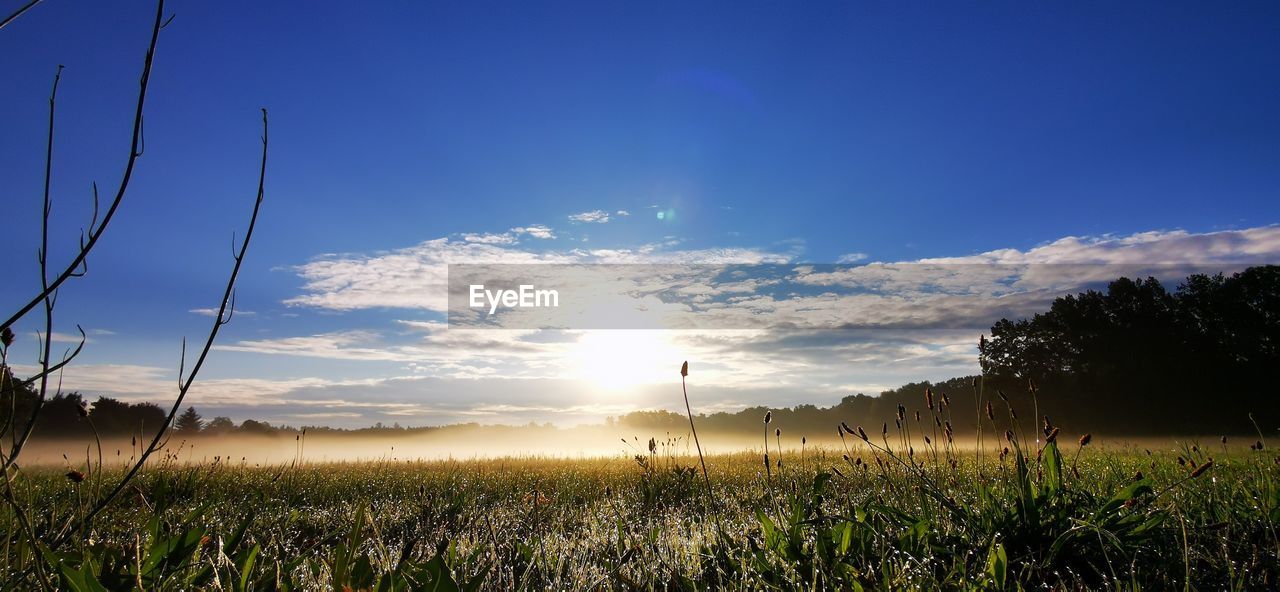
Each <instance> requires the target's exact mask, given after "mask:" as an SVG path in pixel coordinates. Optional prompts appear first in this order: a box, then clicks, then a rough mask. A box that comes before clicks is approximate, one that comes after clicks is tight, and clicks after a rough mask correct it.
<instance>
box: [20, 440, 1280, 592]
mask: <svg viewBox="0 0 1280 592" xmlns="http://www.w3.org/2000/svg"><path fill="white" fill-rule="evenodd" d="M915 423H916V422H912V421H911V419H910V418H908V417H906V416H905V415H902V416H901V420H899V422H895V423H894V424H885V425H884V426H877V429H875V430H874V433H873V434H867V432H866V430H864V429H863V428H862V427H860V426H859V427H852V426H847V425H843V426H841V427H840V428H838V431H839V434H840V436H841V439H840V440H839V441H838V442H839V443H838V444H836V445H824V446H822V447H820V448H818V447H814V446H810V445H808V443H807V442H805V443H803V444H801V443H796V442H790V441H787V442H784V441H783V440H782V439H781V434H780V433H779V432H777V430H778V426H776V425H771V424H769V423H764V424H763V425H762V441H761V445H760V447H759V448H758V449H757V450H755V451H744V452H741V453H737V454H722V455H714V456H709V457H707V458H706V459H705V463H706V464H705V466H706V474H705V477H704V474H703V472H702V466H701V464H700V459H699V457H698V455H697V454H696V453H694V454H690V453H689V451H690V449H691V447H690V446H689V443H688V441H686V440H685V439H683V438H664V439H662V440H658V439H654V440H646V439H644V438H643V437H639V436H631V437H628V438H621V440H622V441H621V442H618V448H619V450H620V451H621V454H618V455H614V456H610V457H599V458H593V459H555V458H494V459H474V460H437V461H421V460H403V459H394V460H393V459H392V457H386V458H383V459H381V460H377V461H365V462H349V463H336V462H330V463H310V462H307V461H306V460H305V458H302V457H299V458H297V459H295V460H293V461H291V462H287V463H283V464H278V465H265V466H254V465H253V464H251V463H248V462H241V461H240V460H239V459H235V460H229V459H225V458H221V457H219V458H216V459H213V460H209V461H207V462H188V461H184V460H181V458H180V456H181V455H180V454H178V453H176V452H172V453H167V454H165V455H164V456H163V457H159V458H157V459H156V460H155V461H153V462H152V463H151V464H149V465H148V466H147V468H146V469H144V470H143V471H142V472H141V473H140V474H139V475H138V477H137V478H135V479H134V480H133V481H132V482H131V484H130V488H129V491H128V492H127V495H126V496H125V497H123V498H121V500H120V502H119V503H116V504H114V505H112V506H110V507H108V508H107V509H106V510H105V511H104V512H103V513H101V514H100V515H98V516H97V517H96V518H95V519H94V520H93V521H92V522H91V523H89V524H84V523H83V520H82V518H83V517H84V514H85V512H86V511H87V510H88V508H87V506H88V504H89V500H91V499H94V498H95V497H96V496H95V495H94V494H95V493H96V490H98V489H100V488H102V487H104V486H109V485H110V484H112V483H114V482H115V481H117V480H119V478H120V474H119V472H120V469H116V468H111V465H110V464H107V465H104V466H103V468H101V469H100V470H98V471H97V472H94V473H92V474H85V473H83V472H81V469H76V468H75V467H76V466H80V467H82V468H83V465H80V464H77V463H70V464H68V465H67V466H65V467H62V468H58V467H55V466H43V467H31V468H27V469H24V470H23V471H22V473H23V474H22V478H21V479H16V480H15V481H14V488H13V491H14V494H15V495H16V496H17V497H18V499H17V500H15V501H17V502H18V503H19V504H20V505H22V506H24V507H27V508H29V511H28V512H27V513H26V515H27V516H28V517H29V522H30V523H29V524H26V525H24V524H21V523H20V522H19V521H18V520H17V519H16V518H15V515H14V514H13V513H12V512H11V511H10V510H9V509H8V507H6V508H5V510H4V511H3V512H4V513H3V514H0V524H2V525H3V529H2V530H3V533H4V535H3V554H0V582H4V583H5V587H6V588H10V589H19V588H28V587H36V586H39V585H40V583H41V580H42V579H43V580H44V581H45V583H46V584H51V585H54V586H56V587H58V588H61V589H74V590H118V589H145V590H187V589H217V590H248V589H288V590H318V589H335V590H346V589H351V590H361V589H375V590H416V589H434V590H512V589H555V590H562V589H572V590H596V589H602V590H635V589H643V590H653V589H689V590H693V589H751V590H759V589H787V590H791V589H842V590H859V589H971V590H1001V589H1033V588H1034V589H1104V588H1109V589H1141V588H1146V589H1161V590H1171V589H1275V587H1276V586H1277V581H1276V578H1277V575H1278V574H1280V538H1278V535H1277V531H1276V525H1277V522H1278V521H1280V487H1278V484H1277V481H1278V480H1280V458H1277V456H1276V455H1275V453H1274V452H1273V451H1271V450H1270V449H1269V448H1268V447H1267V446H1266V445H1265V444H1263V443H1262V442H1260V441H1256V442H1255V441H1253V439H1252V438H1250V439H1249V440H1248V441H1240V442H1237V441H1235V440H1234V439H1233V440H1232V441H1230V442H1227V441H1218V440H1216V439H1215V440H1212V441H1209V442H1195V441H1183V442H1176V441H1174V440H1168V441H1166V442H1165V444H1164V445H1163V446H1153V447H1152V448H1150V449H1144V448H1134V447H1119V446H1111V447H1099V446H1098V445H1097V443H1094V442H1091V441H1090V440H1091V438H1090V437H1088V436H1080V437H1079V439H1076V438H1074V437H1073V438H1072V439H1070V440H1066V439H1065V436H1062V435H1060V434H1059V432H1058V431H1057V430H1056V429H1052V428H1050V427H1048V426H1046V428H1045V429H1044V434H1043V435H1039V436H1040V437H1039V438H1037V437H1036V436H1037V435H1035V434H1033V435H1030V436H1027V435H1024V434H1022V433H1015V432H1014V431H1007V432H1004V434H1003V435H1002V436H999V437H998V440H997V441H995V442H994V444H993V443H992V439H994V438H996V436H994V435H992V434H990V433H989V434H988V442H987V443H986V445H985V446H984V447H983V448H982V449H978V448H976V447H964V448H962V447H959V446H956V445H955V444H954V443H953V442H951V441H950V439H949V438H947V436H946V434H941V435H939V434H938V433H937V432H933V431H931V430H927V429H926V430H925V432H924V433H925V435H929V434H932V436H933V437H930V438H929V439H928V442H927V443H926V441H925V435H919V434H917V435H915V436H914V437H913V436H911V434H910V433H909V429H910V426H911V425H913V424H915ZM898 425H901V426H903V427H902V429H895V427H896V426H898ZM832 431H833V432H835V431H836V428H835V427H834V426H833V430H832ZM997 433H998V432H997ZM1037 439H1038V440H1039V442H1038V443H1037V442H1036V440H1037ZM615 442H616V440H615ZM783 444H785V445H786V446H785V447H783V446H782V445H783ZM797 444H798V445H797ZM766 445H767V446H768V447H769V450H768V452H767V453H766V452H765V446H766ZM708 487H709V490H708ZM26 528H29V529H31V532H32V534H34V535H35V537H34V538H35V539H36V540H40V541H45V543H42V544H41V547H40V548H38V549H37V548H32V547H31V546H30V545H29V544H28V542H27V541H28V540H30V539H31V538H32V537H27V536H23V534H22V533H23V531H24V529H26ZM59 541H62V542H63V544H61V545H59V544H58V542H59ZM53 546H56V547H58V548H57V549H56V550H54V549H51V548H50V547H53ZM37 555H44V556H45V559H46V560H45V561H43V562H42V561H38V560H37V559H36V556H37ZM50 566H57V567H56V572H55V571H54V568H51V567H50Z"/></svg>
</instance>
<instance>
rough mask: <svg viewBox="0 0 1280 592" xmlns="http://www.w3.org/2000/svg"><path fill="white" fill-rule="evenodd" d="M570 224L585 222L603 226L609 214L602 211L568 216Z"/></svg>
mask: <svg viewBox="0 0 1280 592" xmlns="http://www.w3.org/2000/svg"><path fill="white" fill-rule="evenodd" d="M569 220H570V221H571V222H585V223H594V224H604V223H605V222H608V221H609V212H606V211H604V210H591V211H589V212H582V213H580V214H573V215H572V216H569Z"/></svg>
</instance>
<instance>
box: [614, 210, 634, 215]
mask: <svg viewBox="0 0 1280 592" xmlns="http://www.w3.org/2000/svg"><path fill="white" fill-rule="evenodd" d="M615 214H617V215H618V216H630V215H631V212H628V211H626V210H618V211H617V212H615Z"/></svg>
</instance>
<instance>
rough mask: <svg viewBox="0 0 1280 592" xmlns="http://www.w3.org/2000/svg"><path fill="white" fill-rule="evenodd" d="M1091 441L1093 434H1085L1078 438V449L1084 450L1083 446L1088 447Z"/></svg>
mask: <svg viewBox="0 0 1280 592" xmlns="http://www.w3.org/2000/svg"><path fill="white" fill-rule="evenodd" d="M1092 441H1093V434H1085V435H1083V436H1080V447H1081V448H1084V447H1085V446H1088V445H1089V443H1090V442H1092Z"/></svg>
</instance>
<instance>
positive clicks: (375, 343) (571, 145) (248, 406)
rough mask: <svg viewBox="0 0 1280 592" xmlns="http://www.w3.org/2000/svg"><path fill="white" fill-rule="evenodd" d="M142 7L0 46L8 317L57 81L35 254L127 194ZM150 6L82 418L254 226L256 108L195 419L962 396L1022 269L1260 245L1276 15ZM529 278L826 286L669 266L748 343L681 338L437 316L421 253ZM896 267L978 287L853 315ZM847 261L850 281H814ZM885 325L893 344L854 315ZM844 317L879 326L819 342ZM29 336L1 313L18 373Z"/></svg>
mask: <svg viewBox="0 0 1280 592" xmlns="http://www.w3.org/2000/svg"><path fill="white" fill-rule="evenodd" d="M18 5H19V3H17V2H13V1H11V0H6V1H5V2H4V3H2V4H0V12H5V13H6V14H7V13H8V12H9V11H11V10H13V9H14V8H16V7H17V6H18ZM154 13H155V8H154V6H148V5H146V3H142V2H130V3H111V4H108V3H88V4H85V3H70V2H61V1H54V0H49V1H46V2H44V3H41V4H40V5H38V6H36V7H35V8H33V9H32V10H31V11H30V12H29V13H27V14H25V15H23V16H22V17H21V18H19V19H18V20H16V21H15V22H13V23H11V24H10V25H8V26H6V27H5V28H4V29H0V76H3V78H4V83H3V85H0V88H2V89H3V90H2V91H0V126H2V128H3V129H4V130H5V132H4V133H3V134H0V179H2V180H3V181H0V204H3V211H4V220H5V222H6V224H5V225H4V228H5V229H4V232H2V233H0V253H2V255H0V257H3V261H4V268H5V271H6V275H7V281H5V282H3V283H2V284H0V310H4V311H10V310H13V309H15V308H16V307H17V306H20V305H21V304H22V303H24V302H25V301H26V299H28V298H30V296H31V295H32V293H33V291H34V290H35V289H36V287H37V286H38V278H39V275H38V273H39V270H38V267H37V264H36V249H37V247H38V245H39V242H40V234H39V220H40V204H41V196H42V184H43V167H44V148H45V134H46V133H47V124H48V109H49V102H48V99H49V93H50V88H51V84H52V81H53V76H54V73H55V72H56V70H57V67H58V65H60V64H61V65H64V66H65V69H64V70H63V73H62V79H61V83H60V87H59V94H58V102H57V112H56V125H55V127H56V139H55V145H54V149H53V154H54V160H53V183H52V197H53V204H54V205H53V219H52V222H51V231H52V247H51V254H50V258H51V260H53V261H67V260H69V259H70V258H71V257H72V256H73V255H74V250H75V248H76V245H77V237H78V235H79V232H80V229H81V228H82V227H84V226H85V225H86V224H87V221H88V219H89V217H90V215H91V211H92V192H91V187H92V184H93V183H94V182H97V183H98V185H99V186H100V188H102V193H103V194H104V195H110V194H111V193H112V192H113V190H114V188H115V187H116V185H117V184H118V182H119V178H120V173H121V170H122V168H123V164H124V161H125V157H126V156H127V152H128V141H129V132H130V126H131V124H132V112H133V106H134V102H135V101H136V93H137V88H138V85H137V80H138V75H139V73H140V70H141V65H142V58H143V54H144V52H145V49H146V46H147V41H148V36H149V34H150V27H151V24H152V22H153V20H154ZM165 13H166V17H167V16H169V15H172V16H173V20H172V21H171V22H170V24H169V25H168V26H167V27H166V28H165V29H164V30H163V31H162V33H161V37H160V41H159V44H158V50H157V56H156V62H155V71H154V73H153V77H152V81H151V85H150V90H149V94H148V99H147V103H146V120H145V121H146V126H145V131H146V134H145V137H146V151H145V153H144V155H143V157H142V158H141V159H139V162H138V167H137V171H136V173H135V175H134V179H133V181H132V183H131V184H130V186H129V191H128V194H127V197H126V200H125V202H124V205H123V206H122V208H121V210H120V213H119V215H118V218H117V219H116V220H115V221H114V222H113V223H112V225H111V227H110V228H109V229H108V231H107V233H106V234H105V235H104V238H103V240H102V242H101V243H100V244H99V246H98V248H96V249H95V250H94V252H93V254H92V255H91V256H90V259H89V273H88V274H87V275H86V276H85V277H83V278H78V279H75V280H73V281H72V282H70V283H68V284H67V286H66V287H65V289H64V290H63V291H62V293H61V294H60V298H59V306H58V312H57V316H56V319H55V321H56V331H55V336H54V337H55V341H56V342H57V343H58V345H59V346H60V347H66V346H70V345H74V343H71V342H70V341H67V338H68V336H71V335H75V334H76V330H75V326H76V324H79V325H81V326H82V327H84V329H85V331H86V333H87V334H88V343H87V344H86V347H85V350H84V353H83V354H82V356H81V357H80V358H79V359H77V360H76V363H75V364H74V365H73V366H72V367H70V368H69V369H68V370H67V372H66V374H65V375H64V376H63V388H64V389H65V390H79V391H81V392H83V393H85V394H87V395H89V396H90V397H94V396H97V395H107V396H115V397H119V398H123V399H128V400H152V401H165V400H169V399H171V398H172V396H173V394H174V390H175V389H174V384H175V380H176V377H177V372H178V363H179V360H178V358H179V346H180V343H181V340H182V338H183V337H184V336H185V337H188V338H191V339H193V340H194V339H200V337H201V336H202V335H203V334H204V333H205V332H206V331H207V330H208V325H209V323H210V322H211V321H212V318H211V317H210V316H209V314H208V309H210V308H214V307H216V306H217V304H218V301H217V300H218V298H219V296H220V292H221V286H222V284H223V283H224V282H225V278H226V274H227V273H228V272H229V270H230V266H231V263H232V261H231V255H230V249H231V246H230V245H231V241H232V239H233V235H234V236H243V235H242V233H243V229H244V227H245V225H246V224H247V221H248V215H249V212H250V209H251V207H252V200H253V197H254V192H255V189H256V182H257V173H258V160H259V158H260V150H261V144H260V141H261V140H260V135H261V120H260V117H261V116H260V112H259V108H262V107H265V108H267V109H268V110H269V113H270V145H269V164H268V168H267V181H266V201H265V203H264V205H263V211H262V215H261V218H260V220H259V226H258V228H257V231H256V232H257V234H256V235H255V237H254V242H253V244H252V245H251V247H250V252H249V255H248V258H247V259H246V262H245V267H244V270H243V272H242V276H241V278H240V283H239V288H238V290H237V308H238V311H239V312H238V314H237V315H236V317H235V319H234V320H233V322H232V323H231V324H229V325H227V326H226V327H225V328H224V332H223V333H222V334H221V336H220V338H219V341H218V343H219V345H218V346H217V349H215V351H214V352H213V355H212V356H211V358H210V361H209V363H208V364H207V366H206V368H205V370H204V371H203V374H202V378H201V381H200V382H199V384H198V385H197V387H196V388H195V389H193V391H192V394H191V396H190V398H189V402H190V403H191V404H193V405H195V406H196V407H197V409H200V410H201V412H202V414H204V415H205V416H207V417H209V416H213V415H228V416H231V417H232V418H234V419H236V420H242V419H245V418H250V417H252V418H256V419H264V420H268V421H271V422H273V423H288V424H290V425H304V424H313V425H314V424H328V425H340V426H361V425H368V424H372V423H374V422H377V421H381V422H384V423H387V424H391V423H401V424H404V425H435V424H442V423H450V422H456V421H476V422H481V423H525V422H528V421H537V422H539V423H542V422H552V423H557V424H560V425H573V424H577V423H590V422H598V421H600V420H601V419H602V418H603V417H604V416H606V415H616V414H619V413H625V412H627V411H630V410H634V409H642V408H655V407H656V408H669V409H675V408H677V407H679V406H680V405H681V403H682V402H683V400H682V399H680V398H679V391H678V387H679V376H678V374H677V370H678V368H679V364H680V362H681V361H683V360H684V359H689V360H690V365H691V368H692V370H691V381H692V380H697V382H693V383H691V393H690V394H691V396H694V397H695V400H696V401H697V402H698V404H699V406H700V407H701V408H702V409H704V410H722V409H723V410H733V409H737V408H741V407H744V406H751V405H773V406H783V405H795V404H800V403H814V404H819V405H830V404H833V403H835V402H838V401H839V399H840V398H841V397H843V396H845V395H848V394H852V393H855V392H866V393H869V394H874V393H877V392H879V391H880V390H883V389H887V388H892V387H895V386H898V385H899V384H902V383H904V382H907V381H914V380H919V379H934V380H936V379H945V378H948V377H951V376H956V375H963V374H968V373H972V372H974V371H976V369H977V364H976V348H975V346H974V344H975V342H976V339H977V334H979V333H981V332H982V327H983V326H988V327H989V325H990V324H991V323H992V322H994V321H995V320H998V318H999V317H1000V316H1002V315H1004V314H1015V313H1024V312H1026V313H1029V312H1034V311H1035V310H1038V308H1037V307H1040V308H1043V306H1046V305H1047V303H1048V302H1049V301H1050V300H1051V297H1052V293H1053V291H1054V290H1058V291H1062V290H1070V289H1072V288H1074V287H1076V286H1074V285H1070V282H1068V283H1063V282H1062V281H1061V278H1058V279H1057V280H1055V281H1051V282H1044V281H1032V280H1033V279H1034V278H1033V277H1032V276H1034V275H1035V270H1037V269H1041V268H1038V267H1036V266H1038V265H1040V264H1045V263H1087V264H1090V265H1096V266H1100V267H1099V268H1097V269H1102V270H1105V272H1098V273H1099V274H1100V275H1105V274H1106V273H1109V272H1111V271H1115V270H1117V269H1119V268H1116V267H1106V266H1116V265H1121V264H1124V265H1129V266H1134V265H1138V266H1149V265H1164V264H1197V265H1208V266H1210V267H1212V266H1219V267H1221V268H1223V269H1231V268H1235V267H1239V266H1241V265H1244V264H1250V263H1268V262H1275V261H1276V260H1277V255H1278V254H1280V227H1277V226H1276V224H1278V223H1280V199H1277V197H1280V196H1278V195H1277V193H1278V190H1280V111H1278V110H1277V109H1276V108H1275V105H1280V80H1278V77H1280V75H1278V74H1277V73H1278V72H1280V5H1277V4H1275V3H1269V2H1239V3H1231V4H1229V5H1209V4H1204V3H1180V2H1179V3H1167V2H1165V3H1140V2H1133V3H1092V2H1091V3H1071V4H1069V5H1057V6H1049V5H1026V4H1025V3H1012V2H992V3H980V4H979V3H944V4H925V3H872V2H863V3H850V2H806V3H774V2H737V3H727V2H707V3H698V4H697V5H694V6H691V5H689V3H676V2H546V3H497V2H466V3H463V2H379V3H361V4H360V5H358V6H353V5H351V4H350V3H332V2H317V3H308V4H306V5H305V6H303V5H298V4H287V3H250V2H218V3H207V2H182V1H175V2H169V3H168V4H166V6H165ZM659 214H661V216H659ZM522 262H539V263H546V262H556V263H570V264H578V263H590V264H599V263H626V264H654V265H662V264H671V263H677V264H694V263H696V264H750V263H768V264H777V265H783V266H791V268H790V269H789V270H788V271H786V274H787V276H788V277H787V281H788V282H789V284H788V285H792V284H803V285H806V286H810V287H813V286H822V289H811V290H807V291H806V290H801V291H798V292H785V291H773V292H769V293H765V292H761V291H759V290H755V291H746V292H731V291H728V290H726V289H725V287H724V286H722V285H721V282H717V281H712V280H709V279H708V278H706V277H703V278H700V279H698V278H693V279H690V278H686V282H687V283H685V284H682V286H683V288H684V289H685V290H686V292H691V293H692V292H697V291H698V290H700V289H702V288H705V287H707V286H710V287H713V288H716V289H717V290H725V292H724V293H729V294H730V295H729V296H727V297H725V298H723V299H720V300H716V301H715V304H716V306H717V307H718V309H719V310H721V311H722V312H726V314H729V315H731V316H732V315H745V317H744V318H746V317H749V318H750V322H748V321H734V322H732V323H730V324H728V325H725V326H723V327H718V328H715V329H713V330H707V331H685V332H681V331H669V330H659V331H639V330H613V331H608V330H582V329H581V328H578V329H574V328H572V327H570V328H569V330H540V329H538V328H536V327H535V328H530V327H520V328H508V329H502V330H492V329H490V330H472V331H469V330H461V329H458V328H457V327H454V328H450V326H449V324H448V322H447V321H448V316H447V314H446V313H447V312H448V311H447V310H445V307H444V306H443V305H442V304H441V302H442V300H443V299H444V286H443V285H442V278H443V277H445V276H446V275H447V274H446V273H445V272H446V271H447V269H448V268H447V265H449V264H468V263H487V264H492V263H522ZM920 262H925V263H929V262H934V263H937V262H942V263H947V264H956V263H964V264H971V265H972V266H971V267H966V268H965V269H984V270H987V271H986V272H983V273H980V274H978V276H979V277H977V278H968V279H966V280H965V282H963V283H962V285H961V286H957V285H951V286H949V287H948V286H944V287H942V288H938V286H937V285H935V286H934V287H933V288H932V289H929V290H920V289H918V288H919V286H918V285H915V284H912V282H911V281H908V282H907V283H908V284H912V285H913V286H915V287H914V288H913V287H911V286H906V287H904V286H901V285H898V284H893V285H892V286H889V287H885V288H884V289H883V290H881V291H878V292H873V293H867V291H866V290H865V287H866V282H867V281H868V278H869V277H872V276H874V274H872V273H871V270H876V269H879V267H877V265H878V264H881V263H920ZM835 263H842V264H849V265H853V266H855V267H848V268H840V269H838V270H836V272H832V273H836V274H837V275H838V273H842V272H847V273H852V274H854V275H855V276H857V275H858V274H862V275H860V276H858V277H857V278H855V279H853V280H850V279H849V278H845V277H834V276H833V275H832V274H831V273H828V274H827V275H822V273H821V272H823V271H824V269H823V268H819V269H818V273H817V274H816V275H815V271H814V268H811V267H808V266H809V265H811V264H818V265H822V264H835ZM868 264H870V265H868ZM863 265H865V268H864V267H856V266H863ZM984 266H988V267H984ZM989 266H999V267H996V268H995V269H998V270H999V273H998V274H997V275H1000V276H1001V277H1002V278H1004V280H1002V281H1000V282H996V283H994V284H992V283H990V282H991V278H990V277H987V275H989V271H990V269H992V268H991V267H989ZM859 269H861V270H862V271H857V270H859ZM850 270H853V271H850ZM1130 270H1132V269H1130ZM825 271H831V270H825ZM1166 271H1167V270H1166ZM868 274H870V275H868ZM1086 275H1087V274H1086ZM1175 275H1176V274H1175ZM895 278H897V279H901V277H900V276H895ZM650 279H652V278H650ZM1075 279H1077V280H1080V282H1081V283H1083V282H1084V279H1088V278H1079V277H1077V278H1075ZM1092 279H1094V280H1096V279H1099V278H1092ZM912 281H914V280H912ZM840 286H843V288H839V287H840ZM664 287H665V288H666V289H668V290H669V289H671V288H672V286H671V285H670V284H667V285H664ZM700 287H701V288H700ZM735 289H743V288H741V286H738V287H737V288H735ZM716 293H721V292H716ZM654 294H655V292H652V291H648V292H645V296H646V297H655V296H654ZM734 294H736V295H734ZM659 296H660V295H659ZM1010 297H1012V298H1010ZM939 299H941V300H939ZM817 301H820V302H821V303H822V304H821V306H815V305H814V303H815V302H817ZM1014 301H1016V303H1017V306H1015V307H1010V306H1006V305H1008V304H1009V303H1010V302H1014ZM904 303H905V304H904ZM663 304H665V305H671V306H674V307H676V308H680V307H684V308H683V310H686V311H687V310H689V307H690V306H692V304H690V302H686V301H676V302H674V303H673V302H671V301H665V302H663ZM704 304H705V303H704ZM888 305H895V306H897V305H902V306H898V307H897V308H892V307H889V306H888ZM937 309H943V310H945V311H957V310H960V311H964V315H963V316H965V318H966V323H961V324H947V323H941V321H940V320H939V318H937V317H935V316H933V315H934V313H935V312H936V310H937ZM815 310H817V311H818V312H816V313H815V312H814V311H815ZM894 311H896V312H895V314H899V315H907V316H909V317H910V318H911V320H912V323H910V324H911V325H912V327H910V328H904V327H902V326H896V325H893V324H892V323H887V324H886V323H885V322H882V318H883V316H884V315H886V314H889V312H894ZM903 311H905V312H903ZM851 315H852V317H856V319H857V320H858V322H859V323H862V324H864V325H868V326H872V330H870V331H845V332H838V331H837V332H832V331H829V330H822V327H821V325H822V324H823V323H827V324H831V323H836V324H838V323H840V322H844V321H847V320H848V319H849V318H850V317H851ZM700 318H701V317H700ZM783 318H786V319H789V320H790V321H795V322H798V323H801V324H802V325H803V324H806V323H810V322H814V323H816V325H819V326H818V327H816V328H814V327H810V328H802V329H796V328H795V327H794V326H787V327H782V326H780V323H778V322H776V321H778V320H779V319H783ZM815 319H816V320H815ZM40 326H41V319H40V318H39V317H38V316H37V315H32V316H29V317H27V318H26V319H24V320H23V321H22V322H21V323H20V324H19V326H18V329H19V331H18V333H19V338H20V341H19V343H18V344H17V345H15V346H14V349H13V354H12V356H11V359H10V362H11V363H12V364H14V365H15V367H16V368H19V369H20V370H21V369H24V368H26V369H30V367H31V366H30V365H31V364H32V363H33V362H34V360H35V351H36V349H37V346H36V344H37V337H36V335H35V331H36V330H37V328H38V327H40ZM811 329H812V330H811ZM24 365H25V366H24ZM704 369H705V370H704ZM694 389H696V390H694ZM695 393H696V394H695Z"/></svg>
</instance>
